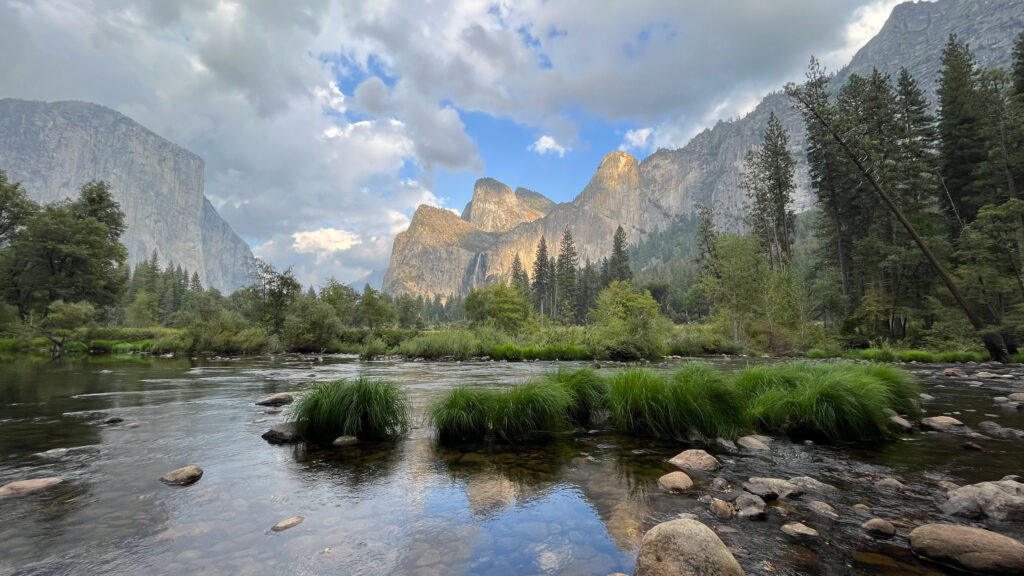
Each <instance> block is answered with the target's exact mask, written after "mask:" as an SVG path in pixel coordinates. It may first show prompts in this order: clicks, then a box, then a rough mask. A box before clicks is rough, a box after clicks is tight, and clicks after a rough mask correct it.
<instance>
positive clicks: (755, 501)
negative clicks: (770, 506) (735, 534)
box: [733, 493, 765, 520]
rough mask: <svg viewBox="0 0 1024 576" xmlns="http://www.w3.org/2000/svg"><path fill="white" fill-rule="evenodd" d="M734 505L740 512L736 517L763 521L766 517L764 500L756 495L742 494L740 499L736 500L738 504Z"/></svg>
mask: <svg viewBox="0 0 1024 576" xmlns="http://www.w3.org/2000/svg"><path fill="white" fill-rule="evenodd" d="M733 505H734V506H735V507H736V509H737V510H739V512H738V513H737V514H736V515H737V516H739V517H740V518H747V519H749V520H762V519H764V517H765V503H764V500H762V499H761V497H759V496H756V495H754V494H750V493H744V494H742V495H741V496H740V497H738V498H736V502H734V503H733Z"/></svg>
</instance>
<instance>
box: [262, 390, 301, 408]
mask: <svg viewBox="0 0 1024 576" xmlns="http://www.w3.org/2000/svg"><path fill="white" fill-rule="evenodd" d="M294 400H295V398H293V397H292V395H291V394H289V393H287V392H280V393H278V394H274V395H273V396H267V397H266V398H264V399H262V400H257V401H256V404H257V405H258V406H284V405H285V404H291V403H292V402H293V401H294Z"/></svg>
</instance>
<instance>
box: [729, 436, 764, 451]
mask: <svg viewBox="0 0 1024 576" xmlns="http://www.w3.org/2000/svg"><path fill="white" fill-rule="evenodd" d="M736 443H737V444H739V445H740V447H741V448H743V449H745V450H751V451H754V452H767V451H768V450H770V449H769V448H768V445H767V444H765V443H764V442H762V441H761V440H759V439H757V438H755V437H754V436H744V437H743V438H740V439H739V440H737V441H736Z"/></svg>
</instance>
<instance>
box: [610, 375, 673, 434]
mask: <svg viewBox="0 0 1024 576" xmlns="http://www.w3.org/2000/svg"><path fill="white" fill-rule="evenodd" d="M608 412H609V417H610V418H611V421H612V424H613V425H614V426H615V427H616V428H617V429H619V430H621V431H622V432H626V433H629V434H639V435H651V436H655V437H669V438H675V437H676V434H675V433H674V432H675V430H674V427H673V426H672V425H671V424H672V423H671V422H670V421H669V416H668V386H667V384H666V382H665V378H664V377H663V376H661V375H660V374H655V373H654V372H652V371H650V370H646V369H642V368H628V369H626V370H623V371H622V372H620V373H618V374H616V375H615V377H614V378H612V382H611V386H610V387H609V388H608Z"/></svg>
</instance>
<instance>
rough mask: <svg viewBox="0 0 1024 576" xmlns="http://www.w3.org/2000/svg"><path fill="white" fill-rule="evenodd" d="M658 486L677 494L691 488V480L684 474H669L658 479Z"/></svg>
mask: <svg viewBox="0 0 1024 576" xmlns="http://www.w3.org/2000/svg"><path fill="white" fill-rule="evenodd" d="M658 486H659V487H660V488H661V489H663V490H668V491H669V492H672V493H673V494H679V493H682V492H685V491H687V490H689V489H690V488H693V480H691V479H690V477H689V476H687V475H686V473H685V472H670V473H668V474H665V475H664V476H662V477H661V478H658Z"/></svg>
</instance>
